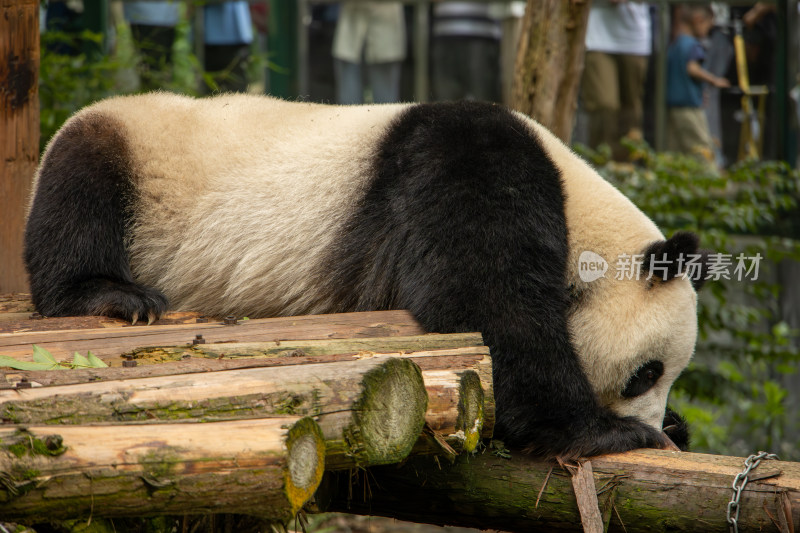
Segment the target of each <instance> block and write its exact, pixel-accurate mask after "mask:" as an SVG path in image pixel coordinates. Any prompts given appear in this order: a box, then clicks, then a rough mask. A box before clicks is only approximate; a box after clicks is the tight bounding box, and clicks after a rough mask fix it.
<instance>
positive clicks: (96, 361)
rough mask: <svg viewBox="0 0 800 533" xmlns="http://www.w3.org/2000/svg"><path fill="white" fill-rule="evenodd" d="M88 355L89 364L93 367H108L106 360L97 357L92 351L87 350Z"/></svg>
mask: <svg viewBox="0 0 800 533" xmlns="http://www.w3.org/2000/svg"><path fill="white" fill-rule="evenodd" d="M86 357H87V359H88V360H89V366H90V367H92V368H107V367H108V365H107V364H106V362H105V361H103V360H102V359H100V358H99V357H97V356H96V355H95V354H93V353H92V352H87V353H86Z"/></svg>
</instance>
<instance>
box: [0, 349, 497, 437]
mask: <svg viewBox="0 0 800 533" xmlns="http://www.w3.org/2000/svg"><path fill="white" fill-rule="evenodd" d="M482 343H483V340H482V338H481V336H480V334H478V333H463V334H449V335H435V334H430V335H422V336H414V337H385V338H375V339H345V340H323V341H289V342H266V343H222V344H198V345H186V346H167V347H153V348H142V349H137V350H134V351H133V352H131V354H130V355H131V356H132V357H133V356H135V357H137V361H142V358H145V359H147V358H150V359H155V360H162V359H175V358H177V359H180V362H177V363H176V362H168V363H161V364H158V365H155V364H150V365H144V366H138V367H135V368H109V369H86V370H72V371H69V372H53V371H29V372H21V371H8V372H6V375H5V378H6V386H7V387H13V386H15V384H16V383H18V382H19V381H20V380H21V379H23V378H24V379H26V380H28V381H29V382H30V383H32V384H33V386H34V387H35V386H37V385H38V384H42V385H50V386H52V385H56V384H75V383H88V382H99V381H108V380H120V379H123V380H124V379H132V378H140V377H153V376H159V375H160V376H165V375H173V374H178V373H180V374H189V373H196V372H207V371H212V370H222V369H233V368H254V367H268V366H286V365H299V364H320V363H336V362H343V361H353V360H357V359H364V358H369V357H404V358H408V359H410V360H412V361H413V362H414V363H416V364H417V365H419V367H420V368H421V369H422V376H423V379H424V382H425V387H426V389H427V392H428V397H429V403H428V412H427V414H426V422H427V423H428V426H429V427H430V428H431V429H432V430H433V431H435V432H436V434H437V436H439V437H443V438H444V439H445V440H446V441H447V443H448V444H449V446H451V447H452V448H453V449H454V450H455V451H473V450H474V449H475V447H476V446H477V444H478V442H479V439H480V438H481V437H491V435H492V432H493V429H494V395H493V393H492V369H491V360H490V358H489V350H488V348H486V347H485V346H482ZM462 346H463V347H462ZM431 348H440V349H436V350H434V349H431ZM397 349H402V350H403V351H402V352H387V351H386V350H397ZM342 350H344V351H345V353H339V352H340V351H342ZM220 357H223V358H233V359H219V358H220ZM160 383H162V384H161V385H160V386H165V385H163V382H160ZM0 385H2V381H0ZM175 386H178V384H177V382H176V383H175ZM95 390H98V391H100V390H102V389H101V388H96V389H95ZM229 390H231V389H230V388H229V385H227V384H225V385H223V386H222V387H221V391H222V392H221V393H224V394H228V391H229ZM209 394H216V393H213V392H209ZM0 398H3V396H2V395H1V394H0ZM209 398H210V396H209ZM19 399H20V398H19V397H18V396H15V395H13V394H11V395H10V396H8V401H9V402H15V401H17V400H19ZM81 403H82V402H81ZM11 405H12V404H9V406H11ZM7 407H8V406H7ZM11 408H12V409H15V410H16V411H21V410H24V409H23V407H22V406H16V405H14V406H13V407H11ZM303 408H304V407H302V406H299V407H298V409H301V410H298V411H295V413H300V412H302V413H304V414H311V413H313V410H306V411H302V409H303ZM148 409H149V408H148V407H145V408H143V409H142V411H147V410H148ZM28 411H29V412H30V413H31V414H30V416H33V417H36V418H34V419H31V420H26V422H34V421H38V422H46V420H42V419H40V418H38V416H39V415H36V414H34V412H33V410H31V409H28ZM223 411H224V410H223ZM242 411H243V409H242ZM150 412H151V413H152V411H150ZM115 413H118V410H117V409H116V408H114V410H113V412H112V414H115ZM198 413H199V412H197V411H195V414H193V415H191V416H216V413H213V412H208V413H205V414H203V415H200V414H198ZM140 414H141V411H140ZM224 414H225V416H230V413H228V412H225V411H224ZM2 416H4V415H3V411H2V410H0V418H2ZM236 416H238V415H236ZM71 417H72V415H70V416H68V417H67V418H71ZM102 419H103V418H102V415H101V418H100V420H102ZM437 442H438V441H437V440H436V439H434V440H431V439H423V442H420V443H418V446H417V447H416V451H417V452H418V453H423V452H424V451H425V450H427V452H428V453H432V452H440V451H441V447H440V446H439V445H438V444H437Z"/></svg>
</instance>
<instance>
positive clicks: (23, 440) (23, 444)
mask: <svg viewBox="0 0 800 533" xmlns="http://www.w3.org/2000/svg"><path fill="white" fill-rule="evenodd" d="M12 440H13V442H11V443H8V444H3V445H1V446H0V450H5V451H7V452H8V453H11V454H12V455H14V456H15V457H17V458H22V457H25V456H26V455H31V456H34V455H45V456H50V457H56V456H59V455H61V454H63V453H64V452H65V451H67V448H66V446H64V442H63V439H62V438H61V435H46V436H44V437H42V438H39V437H36V436H34V435H33V434H32V433H30V432H29V431H27V430H25V429H20V430H17V431H16V432H15V433H14V436H13V437H12Z"/></svg>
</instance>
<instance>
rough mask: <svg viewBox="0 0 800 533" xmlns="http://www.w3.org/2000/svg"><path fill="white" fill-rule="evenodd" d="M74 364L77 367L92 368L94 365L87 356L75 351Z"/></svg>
mask: <svg viewBox="0 0 800 533" xmlns="http://www.w3.org/2000/svg"><path fill="white" fill-rule="evenodd" d="M72 366H74V367H76V368H90V367H91V366H92V365H91V363H89V360H88V359H87V358H85V357H84V356H82V355H81V354H79V353H78V352H75V355H73V356H72Z"/></svg>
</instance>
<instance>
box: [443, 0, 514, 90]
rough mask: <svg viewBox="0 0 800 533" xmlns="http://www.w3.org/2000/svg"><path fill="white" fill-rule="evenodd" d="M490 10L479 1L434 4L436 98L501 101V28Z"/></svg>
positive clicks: (489, 7)
mask: <svg viewBox="0 0 800 533" xmlns="http://www.w3.org/2000/svg"><path fill="white" fill-rule="evenodd" d="M491 9H492V8H491V6H489V5H488V4H482V3H478V2H438V3H437V4H436V5H435V6H434V8H433V40H432V43H431V86H432V90H433V98H434V99H435V100H440V101H441V100H462V99H463V100H485V101H489V102H499V101H500V100H501V89H500V39H501V36H502V31H501V26H500V21H499V20H497V19H496V18H495V17H493V16H492V11H491Z"/></svg>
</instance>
